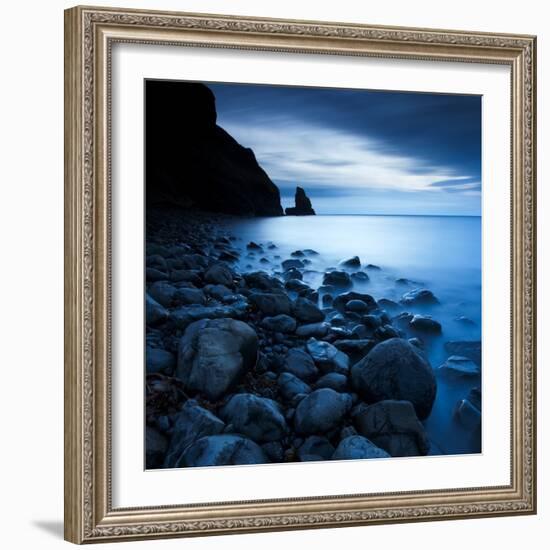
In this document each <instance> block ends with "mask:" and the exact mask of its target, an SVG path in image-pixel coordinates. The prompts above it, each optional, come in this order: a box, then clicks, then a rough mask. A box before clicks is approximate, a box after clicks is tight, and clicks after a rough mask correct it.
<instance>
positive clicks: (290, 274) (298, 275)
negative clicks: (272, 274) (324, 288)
mask: <svg viewBox="0 0 550 550" xmlns="http://www.w3.org/2000/svg"><path fill="white" fill-rule="evenodd" d="M303 278H304V276H303V275H302V272H301V271H298V270H297V269H296V268H295V267H292V268H290V269H288V270H287V271H285V272H284V273H283V279H284V280H285V281H287V282H288V281H290V280H291V279H295V280H298V281H301V280H302V279H303Z"/></svg>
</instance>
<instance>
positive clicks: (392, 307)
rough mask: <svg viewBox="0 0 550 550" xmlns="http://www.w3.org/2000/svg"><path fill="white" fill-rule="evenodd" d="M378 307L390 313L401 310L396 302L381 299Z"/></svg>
mask: <svg viewBox="0 0 550 550" xmlns="http://www.w3.org/2000/svg"><path fill="white" fill-rule="evenodd" d="M378 305H379V306H380V307H381V308H383V309H386V310H388V311H390V312H392V313H394V312H396V311H398V310H400V309H401V306H400V305H399V304H398V303H397V302H394V301H393V300H389V299H388V298H381V299H380V300H378Z"/></svg>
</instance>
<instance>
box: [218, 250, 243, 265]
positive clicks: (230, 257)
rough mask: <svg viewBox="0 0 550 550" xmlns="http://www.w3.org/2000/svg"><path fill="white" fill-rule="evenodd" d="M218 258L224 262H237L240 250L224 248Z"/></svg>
mask: <svg viewBox="0 0 550 550" xmlns="http://www.w3.org/2000/svg"><path fill="white" fill-rule="evenodd" d="M218 260H220V261H222V262H231V263H233V262H237V261H238V260H239V254H238V252H235V251H233V250H231V251H229V250H224V251H223V252H221V253H220V255H219V256H218Z"/></svg>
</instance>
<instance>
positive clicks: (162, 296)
mask: <svg viewBox="0 0 550 550" xmlns="http://www.w3.org/2000/svg"><path fill="white" fill-rule="evenodd" d="M176 290H177V289H176V287H175V286H173V285H171V284H170V283H168V282H166V281H157V282H155V283H153V284H152V285H151V286H150V287H149V289H148V291H147V292H148V293H149V296H151V298H153V300H155V301H156V302H158V303H159V304H160V305H161V306H164V307H170V306H171V305H172V302H173V300H174V294H175V293H176Z"/></svg>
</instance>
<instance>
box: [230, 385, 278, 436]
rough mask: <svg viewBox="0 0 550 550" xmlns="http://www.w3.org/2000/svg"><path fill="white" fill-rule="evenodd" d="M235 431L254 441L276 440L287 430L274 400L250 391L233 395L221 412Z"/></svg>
mask: <svg viewBox="0 0 550 550" xmlns="http://www.w3.org/2000/svg"><path fill="white" fill-rule="evenodd" d="M221 417H222V418H223V419H224V420H225V421H226V423H227V424H232V425H233V429H234V431H235V432H236V433H240V434H242V435H245V436H247V437H249V438H250V439H252V440H254V441H260V442H267V441H278V440H279V439H281V438H282V437H283V436H284V435H285V434H286V432H287V425H286V420H285V418H284V416H283V415H282V414H281V411H280V410H279V407H278V405H277V403H276V402H275V401H272V400H271V399H266V398H265V397H258V396H256V395H253V394H251V393H239V394H237V395H234V396H233V397H232V398H231V399H230V400H229V403H227V405H225V407H223V409H222V412H221Z"/></svg>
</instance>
